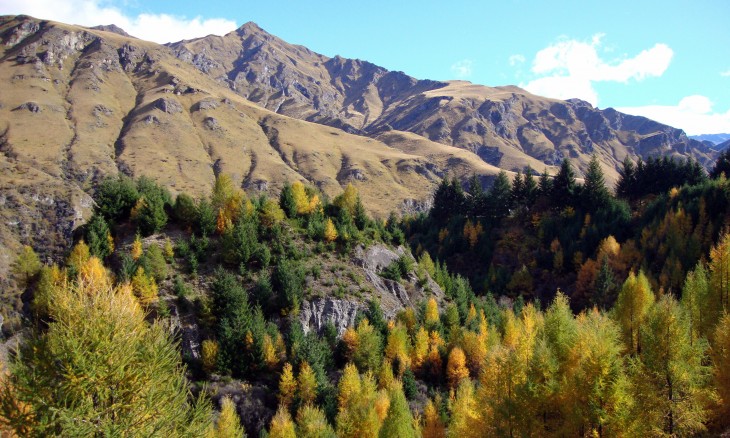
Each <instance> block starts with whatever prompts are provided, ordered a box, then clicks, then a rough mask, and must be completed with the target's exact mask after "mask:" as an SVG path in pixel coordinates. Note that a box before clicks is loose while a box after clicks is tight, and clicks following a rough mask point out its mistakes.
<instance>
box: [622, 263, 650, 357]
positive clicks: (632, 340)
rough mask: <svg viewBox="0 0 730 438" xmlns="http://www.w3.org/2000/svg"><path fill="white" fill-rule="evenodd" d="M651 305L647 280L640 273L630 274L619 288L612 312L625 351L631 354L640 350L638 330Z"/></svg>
mask: <svg viewBox="0 0 730 438" xmlns="http://www.w3.org/2000/svg"><path fill="white" fill-rule="evenodd" d="M652 304H654V292H652V290H651V286H650V285H649V280H648V279H647V278H646V276H645V275H644V273H643V272H642V271H639V275H634V273H633V272H632V273H630V274H629V277H628V278H627V279H626V281H625V282H624V284H623V286H622V287H621V291H620V292H619V294H618V298H617V299H616V304H615V305H614V308H613V312H614V317H615V318H616V321H617V322H618V323H619V326H621V331H622V333H623V338H624V343H625V344H626V349H627V350H628V352H629V353H631V354H636V353H638V352H639V351H640V349H641V339H640V332H639V328H640V327H641V324H642V323H643V321H644V318H645V317H646V314H647V312H648V311H649V309H650V308H651V305H652Z"/></svg>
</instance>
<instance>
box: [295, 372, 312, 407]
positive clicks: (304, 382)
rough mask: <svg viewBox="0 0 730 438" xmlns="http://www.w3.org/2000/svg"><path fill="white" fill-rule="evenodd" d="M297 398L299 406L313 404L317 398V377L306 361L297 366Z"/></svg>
mask: <svg viewBox="0 0 730 438" xmlns="http://www.w3.org/2000/svg"><path fill="white" fill-rule="evenodd" d="M297 386H298V393H297V394H298V396H299V403H300V404H304V405H306V404H313V403H314V401H315V399H316V398H317V376H315V375H314V371H313V370H312V367H311V366H309V363H307V361H303V362H302V363H301V364H300V365H299V375H298V376H297Z"/></svg>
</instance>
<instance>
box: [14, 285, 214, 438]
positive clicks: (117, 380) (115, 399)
mask: <svg viewBox="0 0 730 438" xmlns="http://www.w3.org/2000/svg"><path fill="white" fill-rule="evenodd" d="M109 283H110V282H109V281H108V280H105V281H103V282H102V284H103V285H104V286H101V287H100V286H99V285H98V284H96V283H95V282H93V281H82V282H78V283H75V284H74V283H65V284H63V285H61V286H59V287H57V288H54V289H53V290H52V291H51V297H50V301H51V302H53V305H52V306H50V307H49V312H50V319H49V323H48V328H47V330H46V331H44V332H40V331H39V332H36V333H34V334H33V335H32V337H31V338H30V339H29V341H28V343H27V344H26V345H24V346H23V347H22V349H21V352H20V354H19V356H18V357H17V360H16V361H14V362H13V363H12V365H11V369H10V371H11V374H10V377H9V378H8V380H7V381H6V383H5V384H4V385H0V386H2V388H1V389H0V392H2V393H1V394H0V418H3V419H4V421H5V424H6V425H7V426H8V427H9V428H11V429H12V430H15V431H17V432H18V433H19V434H23V435H26V436H51V435H52V436H123V435H129V436H152V435H169V436H203V435H204V433H205V431H206V430H207V428H208V426H209V423H210V419H209V415H210V410H209V405H208V404H206V403H205V402H204V401H202V400H200V399H199V400H198V402H197V403H195V404H193V403H191V401H190V394H189V392H188V384H187V380H186V378H185V371H184V369H183V367H182V365H181V363H180V356H179V354H178V352H177V351H176V348H175V345H174V343H173V341H172V339H171V338H170V334H169V330H168V329H167V328H165V327H164V326H163V325H162V324H158V323H154V324H151V325H150V324H148V323H147V322H146V321H145V313H144V311H143V310H142V308H141V307H140V306H139V305H138V304H137V302H136V300H135V298H134V297H133V296H132V292H131V290H130V288H129V287H128V286H122V287H119V288H116V289H113V288H111V287H109V286H106V285H108V284H109ZM21 406H22V407H23V408H22V410H19V409H18V407H21Z"/></svg>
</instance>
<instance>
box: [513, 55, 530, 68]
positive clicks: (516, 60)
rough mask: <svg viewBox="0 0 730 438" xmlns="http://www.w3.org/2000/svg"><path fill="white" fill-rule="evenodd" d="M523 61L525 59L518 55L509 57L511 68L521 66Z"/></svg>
mask: <svg viewBox="0 0 730 438" xmlns="http://www.w3.org/2000/svg"><path fill="white" fill-rule="evenodd" d="M525 61H526V59H525V57H524V56H522V55H520V54H517V55H512V56H510V57H509V65H510V66H512V67H514V66H516V65H519V64H523V63H524V62H525Z"/></svg>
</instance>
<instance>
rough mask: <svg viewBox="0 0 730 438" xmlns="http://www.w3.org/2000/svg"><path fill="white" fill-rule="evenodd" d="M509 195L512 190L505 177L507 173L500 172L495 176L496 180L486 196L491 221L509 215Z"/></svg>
mask: <svg viewBox="0 0 730 438" xmlns="http://www.w3.org/2000/svg"><path fill="white" fill-rule="evenodd" d="M511 194H512V188H511V186H510V183H509V178H508V177H507V172H505V171H504V170H501V171H500V172H499V174H497V178H496V179H495V180H494V183H493V184H492V187H491V188H490V189H489V194H488V204H489V211H490V217H491V219H492V220H495V221H498V220H500V219H502V218H503V217H506V216H507V215H509V210H510V204H511V199H510V198H511Z"/></svg>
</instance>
